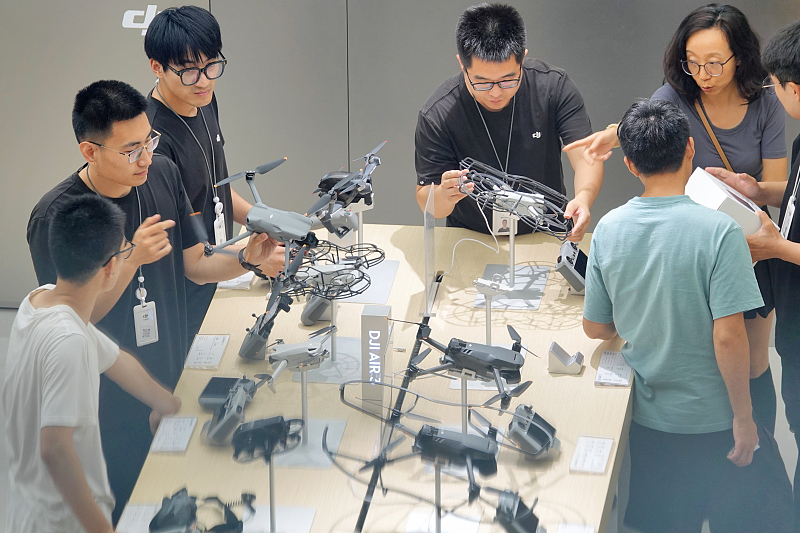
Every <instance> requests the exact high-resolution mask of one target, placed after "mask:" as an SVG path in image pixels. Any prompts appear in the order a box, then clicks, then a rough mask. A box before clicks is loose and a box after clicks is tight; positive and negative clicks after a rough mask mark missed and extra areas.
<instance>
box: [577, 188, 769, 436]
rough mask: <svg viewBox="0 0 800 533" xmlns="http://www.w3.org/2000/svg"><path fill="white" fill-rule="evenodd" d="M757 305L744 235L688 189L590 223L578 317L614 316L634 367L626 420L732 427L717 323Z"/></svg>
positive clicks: (686, 429)
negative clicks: (583, 297)
mask: <svg viewBox="0 0 800 533" xmlns="http://www.w3.org/2000/svg"><path fill="white" fill-rule="evenodd" d="M761 305H763V303H762V301H761V294H760V292H759V290H758V284H757V282H756V278H755V275H754V273H753V269H752V260H751V258H750V252H749V250H748V246H747V241H746V240H745V238H744V234H743V233H742V230H741V228H739V226H738V225H737V224H736V223H735V222H734V221H733V219H732V218H730V217H729V216H728V215H725V214H723V213H719V212H717V211H714V210H712V209H708V208H706V207H703V206H700V205H698V204H696V203H694V202H693V201H692V200H690V199H689V197H688V196H668V197H656V198H639V197H636V198H633V199H632V200H630V201H629V202H628V203H626V204H625V205H623V206H621V207H618V208H617V209H614V210H613V211H611V212H609V213H608V214H607V215H606V216H604V217H603V219H602V220H600V222H599V223H598V224H597V228H596V229H595V232H594V234H593V236H592V246H591V251H590V253H589V262H588V266H587V269H586V302H585V306H584V311H583V316H584V317H586V319H588V320H591V321H592V322H598V323H601V324H607V323H609V322H611V321H612V320H613V321H614V325H615V326H616V328H617V331H618V332H619V335H620V337H622V338H623V339H625V340H626V341H627V342H626V343H625V345H624V346H623V348H622V353H623V355H624V356H625V359H626V360H627V361H628V364H630V365H631V367H632V368H633V370H634V372H635V379H634V387H633V394H634V403H633V419H634V420H635V421H636V422H637V423H639V424H641V425H643V426H647V427H649V428H652V429H656V430H659V431H666V432H670V433H710V432H713V431H723V430H726V429H730V428H731V427H732V421H733V411H732V409H731V405H730V401H729V399H728V392H727V389H726V387H725V382H724V381H723V379H722V375H721V374H720V371H719V367H718V366H717V361H716V357H715V354H714V341H713V326H714V320H715V319H718V318H722V317H726V316H729V315H732V314H735V313H740V312H742V311H747V310H749V309H753V308H756V307H760V306H761Z"/></svg>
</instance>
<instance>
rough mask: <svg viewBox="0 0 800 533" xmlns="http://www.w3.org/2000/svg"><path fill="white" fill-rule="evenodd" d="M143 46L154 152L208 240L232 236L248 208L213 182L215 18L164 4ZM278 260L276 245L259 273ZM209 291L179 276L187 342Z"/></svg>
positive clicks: (217, 71) (221, 157)
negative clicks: (171, 169)
mask: <svg viewBox="0 0 800 533" xmlns="http://www.w3.org/2000/svg"><path fill="white" fill-rule="evenodd" d="M144 49H145V52H146V53H147V57H148V58H149V59H150V68H151V69H152V71H153V74H155V75H156V77H157V82H156V86H155V88H154V89H153V90H152V91H150V94H149V95H148V96H147V103H148V106H149V107H148V109H147V116H148V117H149V118H150V123H151V124H152V126H153V129H155V130H158V132H159V133H161V140H160V142H159V143H158V146H157V147H156V153H157V154H163V155H165V156H167V157H169V158H170V159H171V160H172V162H173V163H175V166H177V167H178V171H179V172H180V176H181V182H182V183H183V187H184V189H185V190H186V196H187V197H188V198H189V203H191V204H192V209H194V211H196V212H199V213H201V217H202V220H203V225H204V226H205V229H206V233H207V234H208V235H209V237H210V238H214V240H215V241H216V242H215V244H218V245H219V244H222V243H223V242H225V241H226V240H228V239H230V238H232V237H234V235H233V223H234V222H237V223H239V224H244V223H245V221H246V219H247V213H248V211H249V210H250V208H251V207H252V206H251V205H250V203H249V202H247V200H245V199H244V198H242V197H241V196H240V195H239V194H238V193H237V192H236V191H235V190H234V189H233V188H232V187H231V186H230V184H225V185H221V186H219V187H217V186H216V185H217V183H219V182H220V181H222V180H224V179H225V178H227V177H228V165H227V162H226V159H225V150H224V148H223V145H224V144H225V138H224V137H223V135H222V130H221V128H220V125H219V107H218V105H217V97H216V95H215V94H214V88H215V86H216V83H217V80H218V79H220V78H221V77H222V74H223V73H224V72H225V65H226V64H227V62H228V60H227V59H226V58H225V56H223V55H222V36H221V32H220V27H219V23H218V22H217V19H216V18H214V15H212V14H211V13H210V12H208V11H207V10H205V9H203V8H200V7H197V6H183V7H178V8H167V9H165V10H164V11H162V12H161V13H159V14H158V15H156V16H155V18H154V19H153V20H152V22H150V25H149V26H148V27H147V34H146V35H145V38H144ZM283 264H284V252H283V247H282V246H280V247H277V248H276V249H275V251H274V252H273V253H272V254H271V255H270V257H269V259H268V260H267V261H266V262H265V263H264V264H263V265H262V266H261V270H262V271H263V272H264V274H265V275H267V276H272V277H274V276H276V275H277V274H278V273H279V272H280V271H281V270H282V269H283V266H284V265H283ZM216 288H217V285H216V283H206V284H203V285H198V284H197V283H194V282H193V281H191V280H187V281H186V300H187V306H186V307H187V310H188V313H189V315H188V317H187V337H188V340H187V345H189V346H191V344H192V341H193V340H194V336H195V335H196V334H197V332H198V331H200V326H201V325H202V323H203V319H204V318H205V316H206V312H207V311H208V306H209V305H210V304H211V298H213V297H214V292H215V291H216Z"/></svg>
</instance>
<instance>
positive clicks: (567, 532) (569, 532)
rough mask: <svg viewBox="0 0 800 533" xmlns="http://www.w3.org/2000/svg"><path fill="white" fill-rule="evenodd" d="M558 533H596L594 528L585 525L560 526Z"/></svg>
mask: <svg viewBox="0 0 800 533" xmlns="http://www.w3.org/2000/svg"><path fill="white" fill-rule="evenodd" d="M556 533H594V526H585V525H583V524H558V529H557V530H556Z"/></svg>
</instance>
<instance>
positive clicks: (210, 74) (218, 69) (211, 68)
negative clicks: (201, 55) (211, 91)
mask: <svg viewBox="0 0 800 533" xmlns="http://www.w3.org/2000/svg"><path fill="white" fill-rule="evenodd" d="M219 57H221V58H222V59H218V60H216V61H212V62H211V63H209V64H208V65H206V66H204V67H203V68H200V67H189V68H184V69H181V70H177V69H174V68H172V67H171V66H169V65H167V68H168V69H170V70H171V71H172V72H174V73H175V74H177V75H178V77H179V78H180V79H181V83H182V84H184V85H194V84H195V83H197V82H198V81H200V73H203V74H205V75H206V78H208V79H209V80H215V79H217V78H219V77H221V76H222V73H223V72H225V65H227V64H228V60H227V59H225V56H224V55H222V52H220V54H219Z"/></svg>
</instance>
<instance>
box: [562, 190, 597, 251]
mask: <svg viewBox="0 0 800 533" xmlns="http://www.w3.org/2000/svg"><path fill="white" fill-rule="evenodd" d="M564 218H568V219H572V224H573V225H572V231H570V233H569V237H567V240H569V241H572V242H580V241H581V239H583V235H584V234H585V233H586V230H587V229H589V223H590V222H591V221H592V216H591V214H590V213H589V206H588V205H586V202H584V201H582V200H581V199H579V198H574V199H572V200H570V202H569V203H568V204H567V208H566V209H565V210H564Z"/></svg>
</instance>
